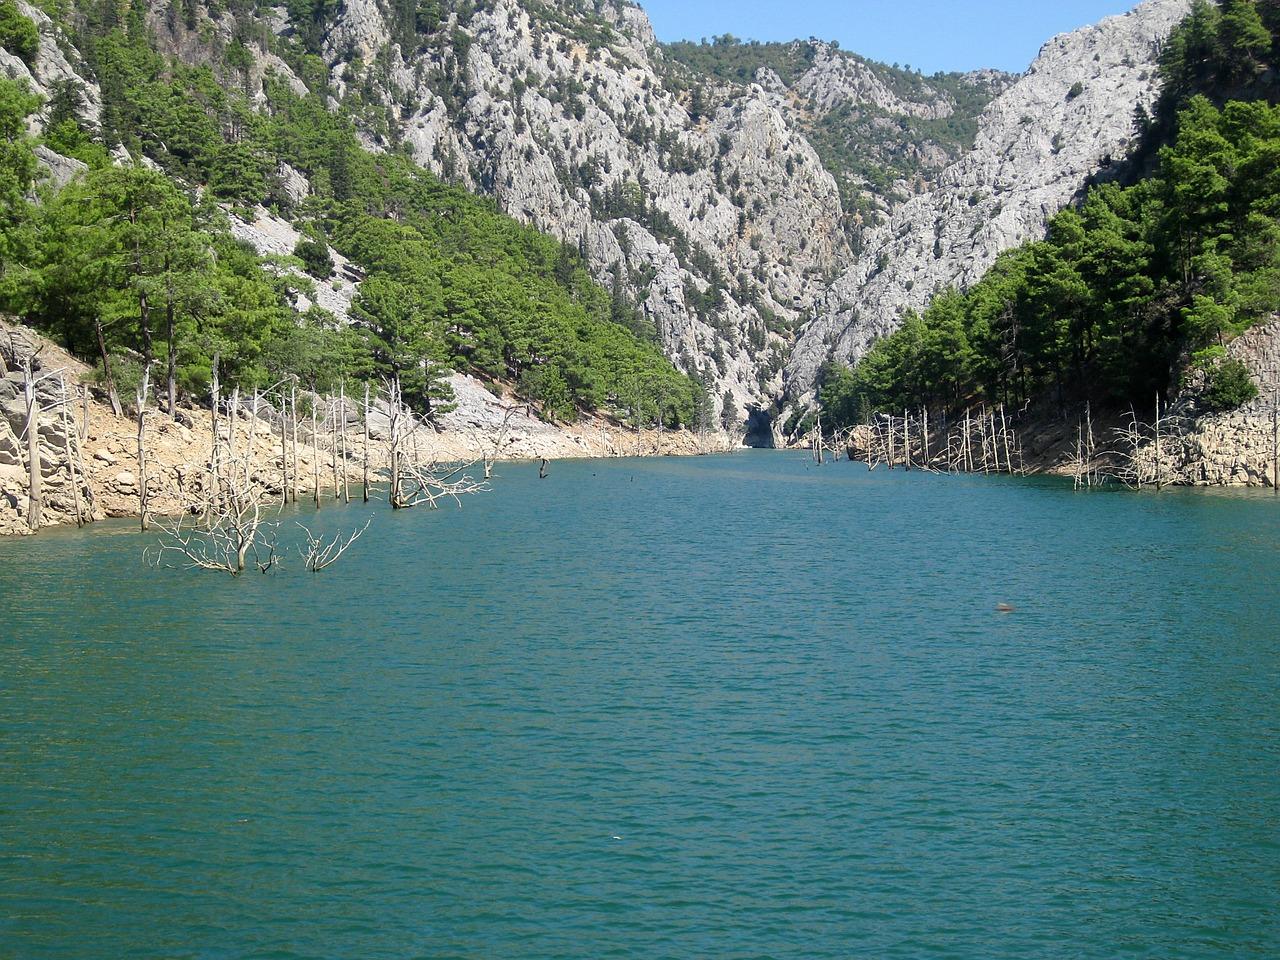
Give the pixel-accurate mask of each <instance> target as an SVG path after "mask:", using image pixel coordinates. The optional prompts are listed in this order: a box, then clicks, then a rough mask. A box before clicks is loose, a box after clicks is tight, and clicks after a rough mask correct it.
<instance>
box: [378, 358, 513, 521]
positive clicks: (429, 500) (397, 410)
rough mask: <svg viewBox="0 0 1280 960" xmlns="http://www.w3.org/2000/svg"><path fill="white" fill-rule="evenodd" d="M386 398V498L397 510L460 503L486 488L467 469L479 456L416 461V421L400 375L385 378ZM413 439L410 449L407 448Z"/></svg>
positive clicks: (486, 487) (474, 463)
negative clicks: (388, 428) (388, 465)
mask: <svg viewBox="0 0 1280 960" xmlns="http://www.w3.org/2000/svg"><path fill="white" fill-rule="evenodd" d="M386 391H387V402H388V407H389V410H390V415H391V492H390V495H389V499H390V501H391V506H392V508H393V509H396V510H405V509H409V508H411V507H419V506H430V507H433V508H434V507H438V506H439V505H440V501H441V500H453V501H455V502H456V503H457V504H458V505H459V506H461V505H462V497H463V496H465V495H467V494H471V493H479V492H481V491H483V490H487V489H489V486H488V483H487V481H485V480H476V479H474V478H473V477H472V476H471V474H470V470H471V469H472V468H473V467H474V466H475V465H476V464H477V463H479V462H480V459H475V460H470V461H466V462H461V463H453V464H440V463H437V462H436V461H434V460H426V461H419V459H418V456H417V442H416V432H417V426H418V423H417V421H416V420H415V417H414V415H413V411H411V410H410V409H409V408H408V407H407V406H405V404H404V400H403V397H404V394H403V391H402V389H401V385H400V378H399V377H392V378H390V379H389V380H387V381H386ZM410 441H412V443H413V452H412V453H411V452H410V450H409V449H407V445H408V444H409V442H410Z"/></svg>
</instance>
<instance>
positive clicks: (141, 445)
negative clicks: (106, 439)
mask: <svg viewBox="0 0 1280 960" xmlns="http://www.w3.org/2000/svg"><path fill="white" fill-rule="evenodd" d="M150 389H151V364H147V365H146V366H145V367H143V369H142V379H141V380H140V381H139V382H138V521H139V523H140V525H141V526H142V531H143V532H144V533H145V532H146V531H147V528H148V527H149V526H150V518H149V517H148V516H147V394H148V392H149V391H150Z"/></svg>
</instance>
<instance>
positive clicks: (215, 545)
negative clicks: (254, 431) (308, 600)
mask: <svg viewBox="0 0 1280 960" xmlns="http://www.w3.org/2000/svg"><path fill="white" fill-rule="evenodd" d="M214 443H215V445H221V441H220V439H219V438H217V437H215V438H214ZM221 466H222V469H221V470H220V472H219V475H218V485H217V487H216V488H213V489H207V490H203V491H201V499H200V500H198V501H195V502H189V503H188V504H186V509H185V510H184V511H183V512H182V513H179V514H178V515H177V516H176V517H173V518H165V519H157V520H156V522H155V525H156V527H157V529H159V530H160V534H161V536H160V541H159V544H158V546H157V548H156V550H155V553H154V554H153V556H152V559H153V561H154V563H155V564H156V565H157V566H165V565H166V562H167V561H168V560H169V559H170V558H176V559H177V560H178V561H179V563H180V565H182V566H185V567H188V568H192V569H199V570H217V571H221V572H223V573H228V574H231V575H232V576H239V575H240V574H242V573H244V571H245V569H246V568H247V567H248V565H249V563H250V562H252V564H253V566H254V567H256V568H257V569H258V570H260V571H261V572H263V573H266V572H267V571H268V570H270V569H271V568H272V567H274V566H275V565H276V564H277V563H279V559H280V558H279V556H278V555H277V553H276V537H277V534H278V530H279V522H278V521H276V520H273V519H271V518H270V516H269V513H268V510H267V509H266V495H267V494H266V490H265V488H264V487H263V485H262V484H261V483H260V482H259V481H258V479H257V478H256V476H255V473H256V471H255V469H254V463H253V458H252V456H251V455H250V454H249V453H248V452H242V453H239V454H235V455H232V454H231V453H230V451H229V450H228V451H224V453H223V456H222V457H221Z"/></svg>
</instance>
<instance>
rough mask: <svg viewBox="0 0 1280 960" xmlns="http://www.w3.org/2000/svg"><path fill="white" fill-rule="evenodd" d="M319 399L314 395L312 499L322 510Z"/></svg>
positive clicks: (312, 398) (312, 406) (312, 410)
mask: <svg viewBox="0 0 1280 960" xmlns="http://www.w3.org/2000/svg"><path fill="white" fill-rule="evenodd" d="M318 399H319V398H318V397H317V396H316V395H315V394H314V393H313V394H312V397H311V483H312V488H313V489H312V499H313V500H314V501H315V505H316V509H317V510H319V509H320V435H319V434H318V433H317V432H316V401H317V400H318Z"/></svg>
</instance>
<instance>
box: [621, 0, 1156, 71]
mask: <svg viewBox="0 0 1280 960" xmlns="http://www.w3.org/2000/svg"><path fill="white" fill-rule="evenodd" d="M639 2H640V5H641V6H642V7H644V9H645V10H646V11H648V13H649V17H650V18H651V19H652V20H653V26H654V29H655V30H656V31H657V34H658V39H660V40H700V39H702V38H703V37H708V38H710V37H713V36H717V35H719V34H723V33H732V34H733V35H734V36H735V37H741V38H742V39H746V40H793V39H796V38H797V37H799V38H807V37H811V36H812V37H818V38H820V39H823V40H839V41H840V46H841V47H842V48H843V49H845V50H850V51H852V52H853V53H859V54H862V55H863V56H864V57H870V58H871V59H873V60H881V61H884V62H885V63H900V64H904V65H905V64H911V66H912V67H919V68H920V69H921V70H923V71H924V72H925V73H934V72H935V71H938V70H972V69H976V68H978V67H997V68H999V69H1002V70H1009V71H1013V72H1021V71H1023V70H1025V69H1026V68H1027V67H1028V66H1029V65H1030V63H1031V61H1032V60H1033V59H1034V58H1035V55H1036V52H1037V51H1038V50H1039V49H1040V47H1041V46H1042V45H1043V44H1044V42H1045V41H1046V40H1048V39H1049V38H1050V37H1052V36H1054V35H1055V34H1059V33H1063V32H1065V31H1067V30H1074V29H1076V28H1077V27H1083V26H1085V25H1086V24H1090V23H1094V22H1096V21H1098V20H1101V19H1102V18H1103V17H1106V16H1109V15H1111V14H1115V13H1124V12H1126V11H1127V10H1130V9H1132V8H1133V7H1134V6H1136V4H1137V0H639Z"/></svg>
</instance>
